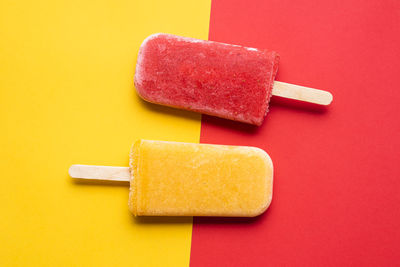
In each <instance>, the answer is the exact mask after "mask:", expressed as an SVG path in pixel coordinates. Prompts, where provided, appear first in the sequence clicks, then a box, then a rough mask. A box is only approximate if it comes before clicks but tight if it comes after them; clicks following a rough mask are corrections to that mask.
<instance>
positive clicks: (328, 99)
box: [322, 91, 333, 106]
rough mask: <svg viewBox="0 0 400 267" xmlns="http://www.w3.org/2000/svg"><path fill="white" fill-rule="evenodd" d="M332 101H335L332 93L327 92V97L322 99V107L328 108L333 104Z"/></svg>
mask: <svg viewBox="0 0 400 267" xmlns="http://www.w3.org/2000/svg"><path fill="white" fill-rule="evenodd" d="M332 101H333V95H332V94H331V93H330V92H328V91H325V96H324V98H323V99H322V105H325V106H328V105H330V104H331V103H332Z"/></svg>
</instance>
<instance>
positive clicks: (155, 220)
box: [132, 215, 193, 224]
mask: <svg viewBox="0 0 400 267" xmlns="http://www.w3.org/2000/svg"><path fill="white" fill-rule="evenodd" d="M192 221H193V219H192V217H175V216H169V217H162V216H143V217H142V216H140V217H135V216H133V215H132V223H134V224H189V223H192Z"/></svg>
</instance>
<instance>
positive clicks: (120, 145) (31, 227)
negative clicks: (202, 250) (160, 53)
mask: <svg viewBox="0 0 400 267" xmlns="http://www.w3.org/2000/svg"><path fill="white" fill-rule="evenodd" d="M210 5H211V3H210V0H207V1H196V0H191V1H188V0H172V1H171V0H168V1H162V0H158V1H147V0H146V1H139V0H137V1H132V0H126V1H113V0H101V1H77V0H72V1H71V0H62V1H50V0H46V1H14V0H1V1H0V127H1V128H0V151H1V153H0V157H1V158H0V170H1V174H0V203H1V205H0V207H1V218H0V266H128V265H129V266H188V264H189V255H190V243H191V230H192V221H191V219H179V218H172V219H165V218H160V219H156V218H153V219H152V218H150V219H141V220H138V219H135V218H134V217H133V216H131V215H130V213H129V211H128V208H127V200H128V187H127V186H125V185H121V184H118V185H107V184H93V183H86V184H85V183H76V182H74V181H73V180H72V179H71V178H69V176H68V174H67V171H68V167H69V166H70V165H71V164H75V163H79V164H97V165H115V166H127V165H128V152H129V149H130V145H131V143H132V142H133V141H135V140H136V139H138V138H146V139H161V140H175V141H187V142H198V141H199V134H200V116H199V115H195V114H192V113H188V112H182V111H177V110H173V109H169V108H164V107H158V106H154V105H151V104H146V103H144V102H142V101H141V100H140V99H139V98H138V96H137V95H136V94H135V92H134V87H133V74H134V66H135V61H136V57H137V52H138V48H139V46H140V43H141V41H142V40H143V39H144V38H145V37H146V36H147V35H149V34H151V33H155V32H168V33H174V34H179V35H185V36H192V37H197V38H202V39H207V34H208V23H209V13H210ZM161 171H162V170H161Z"/></svg>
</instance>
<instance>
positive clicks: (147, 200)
mask: <svg viewBox="0 0 400 267" xmlns="http://www.w3.org/2000/svg"><path fill="white" fill-rule="evenodd" d="M130 170H131V178H130V194H129V209H130V211H131V212H132V213H133V214H134V215H138V216H140V215H145V216H239V217H252V216H257V215H259V214H261V213H262V212H264V211H265V210H266V209H267V208H268V206H269V204H270V202H271V199H272V181H273V165H272V161H271V159H270V157H269V156H268V154H267V153H266V152H265V151H264V150H262V149H259V148H255V147H242V146H224V145H209V144H191V143H177V142H166V141H150V140H139V141H137V142H136V143H135V144H134V146H133V148H132V151H131V158H130Z"/></svg>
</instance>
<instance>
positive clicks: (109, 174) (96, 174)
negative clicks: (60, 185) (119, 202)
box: [68, 164, 131, 182]
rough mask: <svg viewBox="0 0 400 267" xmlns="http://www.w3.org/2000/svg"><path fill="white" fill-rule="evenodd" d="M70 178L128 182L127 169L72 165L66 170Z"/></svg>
mask: <svg viewBox="0 0 400 267" xmlns="http://www.w3.org/2000/svg"><path fill="white" fill-rule="evenodd" d="M68 173H69V175H70V176H71V177H72V178H77V179H94V180H106V181H122V182H129V179H130V176H131V173H130V170H129V167H111V166H94V165H79V164H76V165H72V166H71V167H70V168H69V170H68Z"/></svg>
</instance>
